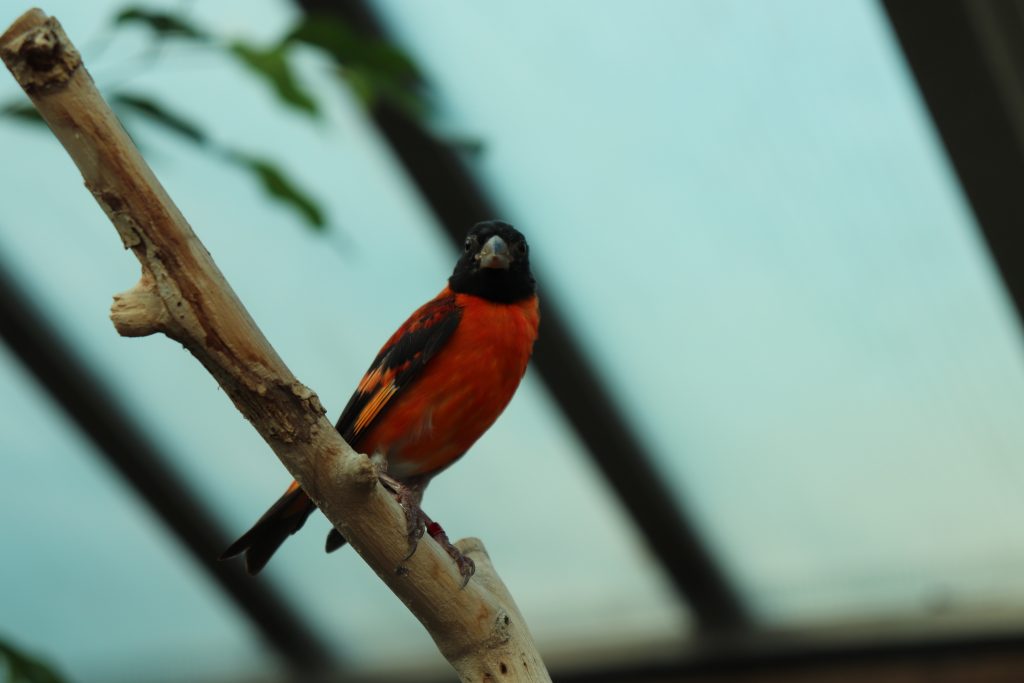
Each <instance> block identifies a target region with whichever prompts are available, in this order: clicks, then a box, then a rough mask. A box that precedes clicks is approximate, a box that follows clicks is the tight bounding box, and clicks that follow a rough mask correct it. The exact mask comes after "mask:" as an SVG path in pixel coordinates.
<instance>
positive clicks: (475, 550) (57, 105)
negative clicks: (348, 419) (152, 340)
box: [0, 9, 550, 683]
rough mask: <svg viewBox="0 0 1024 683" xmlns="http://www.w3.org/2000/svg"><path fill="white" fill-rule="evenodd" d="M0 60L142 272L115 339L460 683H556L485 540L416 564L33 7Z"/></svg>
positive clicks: (55, 31) (427, 544)
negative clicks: (153, 350) (196, 413)
mask: <svg viewBox="0 0 1024 683" xmlns="http://www.w3.org/2000/svg"><path fill="white" fill-rule="evenodd" d="M0 57H2V58H3V60H4V63H6V64H7V67H8V68H9V69H10V70H11V73H12V74H14V77H15V79H16V80H17V81H18V83H19V84H20V85H21V86H22V88H23V89H24V90H25V92H26V93H27V94H28V95H29V97H30V98H31V99H32V102H33V103H34V104H35V106H36V108H37V109H38V110H39V113H40V114H41V115H42V117H43V118H44V119H45V120H46V122H47V124H48V125H49V126H50V128H51V130H52V131H53V133H54V134H55V135H56V136H57V138H58V139H59V140H60V141H61V144H63V145H64V148H65V149H66V150H67V151H68V154H70V156H71V158H72V160H73V161H74V162H75V164H76V165H77V166H78V168H79V170H80V171H81V172H82V176H83V177H84V179H85V185H86V187H87V188H88V189H89V191H90V192H91V193H92V195H93V196H94V197H95V198H96V201H97V202H99V204H100V206H101V207H103V210H104V211H105V212H106V213H107V216H108V217H109V218H110V220H111V221H112V222H113V224H114V227H115V228H117V231H118V233H119V234H120V235H121V240H122V241H123V242H124V245H125V247H126V248H128V249H131V250H132V252H133V253H134V254H135V256H136V257H138V259H139V262H140V263H141V264H142V277H141V279H140V280H139V282H138V283H137V284H136V285H135V286H134V287H133V288H132V289H130V290H128V291H127V292H124V293H122V294H118V295H117V296H115V297H114V305H113V307H112V310H111V317H112V319H113V321H114V326H115V327H116V328H117V330H118V332H120V333H121V334H122V335H125V336H144V335H148V334H152V333H154V332H163V333H164V334H166V335H167V336H169V337H171V338H173V339H175V340H177V341H179V342H181V343H182V344H183V345H184V346H185V347H186V348H188V350H189V351H191V352H192V354H193V355H194V356H195V357H196V358H197V359H198V360H199V362H201V363H202V364H203V365H204V366H205V367H206V369H207V370H209V372H210V373H211V374H212V375H213V376H214V377H215V378H216V380H217V382H218V383H219V384H220V386H221V387H222V388H223V389H224V392H225V393H226V394H227V395H228V396H229V397H230V398H231V400H232V401H233V402H234V404H235V406H236V407H237V408H238V409H239V410H240V411H241V412H242V414H243V415H244V416H245V417H246V418H247V419H248V420H249V421H250V422H251V423H252V424H253V426H254V427H255V428H256V430H257V431H258V432H259V433H260V435H261V436H262V437H263V438H264V439H265V440H266V442H267V443H268V444H269V445H270V447H271V448H272V449H273V450H274V452H275V453H276V454H277V456H278V458H280V460H281V462H282V463H283V464H284V466H285V467H286V468H287V469H288V471H289V472H290V473H291V474H292V476H294V477H295V479H296V480H298V481H299V483H300V484H302V487H303V489H305V491H306V492H307V493H308V494H309V496H310V497H311V498H312V499H313V500H314V501H315V502H316V504H317V506H318V507H319V508H320V509H321V510H322V511H323V512H324V514H325V515H327V518H328V519H330V520H331V523H332V524H334V525H335V526H336V527H337V528H338V530H339V531H341V533H342V534H344V535H345V538H347V539H348V540H349V542H350V543H351V545H352V547H353V548H355V549H356V551H358V552H359V554H360V555H361V556H362V557H363V559H364V560H365V561H366V562H367V563H368V564H369V565H370V566H371V567H372V568H373V570H374V571H375V572H376V573H377V574H378V576H380V578H381V579H382V580H383V581H384V583H386V584H387V585H388V587H390V588H391V590H392V591H394V593H395V594H396V595H397V596H398V597H399V598H400V599H401V600H402V602H404V603H405V604H406V606H407V607H408V608H409V609H410V610H411V611H412V612H413V614H415V615H416V617H417V618H418V619H419V620H420V622H422V623H423V625H424V627H426V629H427V631H429V632H430V635H431V637H433V639H434V642H435V643H436V644H437V646H438V648H439V649H440V651H441V653H442V654H443V655H444V656H445V658H446V659H447V660H448V661H449V662H450V663H451V664H452V666H453V667H454V668H455V670H456V671H457V672H458V674H459V677H460V678H461V680H463V681H478V682H479V681H490V682H494V683H497V682H498V681H502V682H505V681H508V682H511V681H523V682H528V681H550V678H549V676H548V674H547V671H546V669H545V668H544V664H543V662H542V661H541V658H540V656H539V655H538V654H537V650H536V647H535V645H534V643H533V640H532V638H531V636H530V634H529V631H528V629H527V627H526V623H525V622H524V621H523V618H522V615H521V614H520V613H519V610H518V608H517V607H516V605H515V603H514V601H513V600H512V597H511V596H510V595H509V593H508V591H507V590H506V589H505V586H504V585H503V584H502V582H501V579H500V578H499V577H498V575H497V573H496V572H495V571H494V568H493V566H492V565H491V563H490V561H489V558H488V557H487V554H486V551H485V550H484V547H483V545H482V544H481V543H480V541H478V540H476V539H464V540H462V541H459V542H458V546H459V547H460V548H461V549H462V551H463V552H464V553H466V554H467V555H468V556H469V557H471V558H472V559H473V560H474V562H475V563H476V567H477V570H476V575H475V576H474V577H473V579H472V580H471V581H470V582H469V585H468V586H467V587H466V588H465V589H462V590H460V583H461V576H460V575H459V573H458V571H457V570H456V568H455V566H454V564H453V562H452V561H451V559H450V558H449V557H448V555H447V554H445V553H444V551H442V550H441V549H440V548H439V547H438V546H437V544H435V543H434V542H432V541H430V540H428V539H424V541H422V542H421V543H420V545H419V548H418V549H417V551H416V553H415V554H414V555H413V556H412V558H411V559H409V560H408V561H405V562H404V568H403V571H402V572H398V571H397V569H398V568H399V566H400V565H403V558H404V556H405V555H406V552H407V541H406V531H405V520H404V516H403V514H402V512H401V509H400V508H399V506H398V504H397V503H396V502H395V501H394V499H393V498H392V496H391V495H390V494H389V493H387V492H386V491H385V490H384V489H383V488H382V487H381V486H380V484H379V482H378V479H377V470H376V468H375V467H374V465H373V463H372V462H371V461H370V459H369V458H367V457H366V456H364V455H360V454H358V453H355V452H354V451H353V450H352V449H351V448H350V447H349V446H348V444H346V443H345V442H344V441H343V440H342V438H341V436H340V435H339V434H338V432H337V431H336V430H335V429H334V427H333V425H332V424H331V422H330V421H329V420H328V419H327V418H326V417H325V416H324V409H323V407H322V406H321V405H320V401H319V400H318V399H317V396H316V394H314V393H313V392H312V391H311V390H309V389H308V388H307V387H305V386H304V385H302V384H301V383H299V381H298V380H297V379H295V377H294V376H293V375H292V373H291V372H290V371H289V370H288V368H287V367H286V366H285V364H284V362H283V361H282V360H281V359H280V358H279V357H278V355H277V353H276V352H275V351H274V349H273V348H271V346H270V344H269V343H268V342H267V340H266V338H264V336H263V334H262V333H261V332H260V331H259V329H258V328H257V327H256V324H255V323H254V322H253V320H252V318H251V317H250V316H249V314H248V312H247V311H246V310H245V308H244V307H243V306H242V304H241V302H240V301H239V300H238V298H237V297H236V296H235V293H234V292H233V291H232V289H231V287H230V286H229V285H228V283H227V282H226V281H225V280H224V277H223V275H221V273H220V271H219V270H218V269H217V266H216V265H215V264H214V262H213V259H212V258H211V257H210V254H209V253H208V252H207V251H206V249H205V248H204V247H203V245H202V243H201V242H200V241H199V239H198V238H197V237H196V235H195V234H194V233H193V232H192V229H191V228H190V227H189V225H188V223H187V222H186V221H185V218H184V217H183V216H182V215H181V213H180V212H179V211H178V209H177V207H176V206H175V205H174V204H173V203H172V202H171V199H170V197H168V196H167V193H166V192H165V191H164V189H163V187H161V185H160V183H159V182H158V181H157V179H156V177H155V176H154V175H153V173H152V171H151V170H150V169H149V167H148V166H147V165H146V163H145V161H144V160H143V159H142V157H141V155H140V154H139V152H138V150H137V149H136V148H135V146H134V145H133V144H132V142H131V140H130V139H129V138H128V136H127V134H126V133H125V132H124V129H123V128H122V127H121V125H120V123H119V122H118V120H117V118H116V117H115V116H114V114H113V112H111V111H110V108H109V107H108V106H107V104H106V103H105V102H104V101H103V98H102V97H101V96H100V94H99V92H98V91H97V89H96V87H95V85H94V84H93V81H92V78H91V76H90V75H89V73H88V72H87V71H86V70H85V67H84V66H83V65H82V60H81V57H80V56H79V54H78V52H77V50H75V48H74V46H73V45H72V44H71V42H70V41H69V40H68V38H67V36H65V35H64V31H63V30H62V28H61V26H60V24H59V23H58V22H57V20H56V19H53V18H50V17H47V16H46V15H45V14H44V13H43V12H42V11H40V10H38V9H33V10H30V11H28V12H26V13H25V14H24V15H23V16H21V17H20V18H19V19H17V20H16V21H15V22H14V23H13V24H12V25H11V27H10V28H9V29H8V30H7V31H6V32H5V33H4V34H3V36H0Z"/></svg>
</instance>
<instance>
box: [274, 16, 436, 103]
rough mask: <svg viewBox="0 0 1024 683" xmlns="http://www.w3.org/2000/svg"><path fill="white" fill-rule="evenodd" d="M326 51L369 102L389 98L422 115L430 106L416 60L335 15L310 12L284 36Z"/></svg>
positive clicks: (341, 73)
mask: <svg viewBox="0 0 1024 683" xmlns="http://www.w3.org/2000/svg"><path fill="white" fill-rule="evenodd" d="M285 41H286V42H301V43H305V44H307V45H312V46H314V47H316V48H319V49H321V50H324V51H325V52H327V53H328V54H329V55H330V56H331V57H332V58H333V59H334V61H335V62H336V63H337V64H338V66H339V71H338V73H339V74H340V75H341V76H342V77H343V78H344V79H345V80H346V81H347V82H348V84H349V85H350V86H351V87H352V89H353V90H354V91H355V93H356V95H357V96H358V97H359V98H360V99H361V100H362V101H363V102H364V103H366V104H367V105H374V104H376V103H377V102H378V101H381V100H387V101H389V102H391V103H393V104H396V105H398V106H399V107H401V108H402V109H404V110H405V111H406V112H407V113H409V114H411V115H413V116H415V117H421V116H422V115H423V114H424V113H425V112H426V110H427V107H426V104H425V102H424V100H423V97H422V95H421V93H420V86H421V84H422V81H423V77H422V75H421V73H420V70H419V68H418V67H417V66H416V63H415V62H414V61H413V60H412V58H411V57H409V56H408V55H407V54H406V53H404V52H402V51H401V50H399V49H398V48H397V47H395V46H394V45H391V44H390V43H388V42H386V41H383V40H380V39H377V38H368V37H365V36H361V35H359V34H358V33H357V32H355V31H354V30H353V29H352V28H351V27H350V26H349V25H348V24H347V23H345V22H344V21H341V20H339V19H338V18H336V17H333V16H326V15H315V14H314V15H307V16H306V17H305V18H304V19H303V20H302V21H301V22H299V24H298V25H296V26H295V28H293V29H292V31H291V32H290V33H289V34H288V36H287V37H286V38H285Z"/></svg>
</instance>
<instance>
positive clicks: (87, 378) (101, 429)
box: [0, 263, 337, 673]
mask: <svg viewBox="0 0 1024 683" xmlns="http://www.w3.org/2000/svg"><path fill="white" fill-rule="evenodd" d="M111 334H114V332H113V330H111ZM0 338H3V340H4V341H5V342H6V343H7V345H8V347H9V348H10V349H11V351H13V352H14V353H15V355H17V356H18V358H20V359H21V361H22V363H24V364H25V366H26V367H27V368H28V369H29V370H30V371H31V372H32V373H33V374H34V375H35V377H36V379H37V380H38V381H39V383H40V384H41V385H42V386H43V387H44V388H45V389H46V390H47V392H48V393H49V394H50V396H51V398H53V400H54V401H55V402H56V403H57V404H58V405H59V406H60V407H61V408H63V409H64V411H65V413H67V416H68V417H69V418H71V420H72V421H73V422H74V423H75V424H76V425H77V426H78V427H79V429H81V430H82V432H83V433H84V434H85V435H86V436H88V438H89V439H90V440H91V441H92V442H93V444H94V445H95V446H96V450H95V452H96V453H97V454H98V455H100V456H102V457H103V458H105V459H106V460H107V462H109V463H110V464H111V465H113V466H114V468H115V469H116V470H117V471H118V472H119V473H120V474H121V476H123V477H124V478H125V479H126V480H127V482H128V483H129V484H130V485H131V486H132V487H133V488H134V489H135V490H136V491H137V492H138V494H139V495H140V496H141V497H142V498H143V499H144V500H145V501H146V502H147V503H148V504H149V505H150V507H152V508H153V510H154V511H156V513H157V514H158V515H159V516H160V518H162V519H163V520H164V522H165V523H166V524H167V526H168V527H169V529H170V531H171V532H172V533H173V535H174V536H175V537H177V539H178V540H179V541H180V542H181V543H182V545H183V546H184V547H185V548H186V549H187V550H188V551H189V553H190V554H191V555H192V558H193V559H194V560H195V561H196V563H197V564H198V565H199V566H200V567H202V568H203V569H204V570H205V571H206V573H207V574H208V575H209V576H210V578H211V579H213V581H214V582H215V583H216V584H217V585H218V586H220V588H221V589H222V590H224V592H225V593H227V594H228V595H229V596H230V597H231V598H232V599H233V600H234V602H235V604H236V605H237V606H238V608H239V609H240V610H241V611H242V612H243V613H244V614H245V615H246V616H247V617H248V618H249V619H250V620H251V621H252V623H253V624H254V626H255V627H256V630H257V631H258V632H259V633H260V634H261V635H262V636H263V637H264V639H265V640H266V642H267V643H268V644H269V645H270V646H271V647H272V648H273V649H274V650H275V651H276V652H277V653H278V654H279V655H280V656H281V657H282V658H283V659H284V661H285V662H287V663H288V664H289V665H290V666H291V667H292V668H293V669H294V670H296V671H297V672H302V673H315V672H320V671H323V670H325V669H327V668H328V667H330V666H333V665H335V664H336V663H337V660H336V658H335V657H334V655H333V654H332V653H331V652H330V651H329V650H328V648H327V647H326V646H325V645H324V644H323V642H322V641H321V639H320V638H319V637H318V636H317V634H315V633H314V632H313V630H312V629H311V627H310V626H309V625H308V624H307V623H306V621H305V620H304V619H303V618H302V616H301V615H300V614H299V613H298V612H296V611H295V610H294V609H293V608H292V606H291V605H290V604H289V603H288V602H287V601H286V600H285V599H284V597H282V596H281V595H280V594H279V593H278V592H277V590H275V589H274V587H273V586H272V585H271V584H270V583H269V582H268V581H267V580H265V579H261V578H253V577H249V576H248V575H247V574H246V573H245V571H244V570H243V568H242V563H240V562H218V561H217V558H218V557H219V556H220V554H221V552H222V551H223V550H224V548H225V547H227V544H228V543H229V542H230V538H229V536H228V534H227V533H225V532H224V530H223V529H222V528H221V525H220V523H219V522H218V520H217V517H216V515H214V514H213V512H212V510H210V509H208V508H207V507H206V506H205V505H204V504H203V503H202V500H201V499H200V498H199V496H198V495H196V494H195V492H194V491H193V490H192V489H191V487H190V486H189V485H188V484H187V482H185V481H184V479H182V478H181V477H180V476H178V474H177V472H176V471H175V469H174V468H173V467H172V466H171V465H170V462H171V459H170V458H169V457H168V456H167V454H165V453H164V452H162V451H161V450H160V448H159V447H157V445H156V444H155V443H153V441H152V440H151V439H150V438H149V437H148V436H147V435H146V433H145V432H144V430H143V429H142V427H140V426H139V425H138V423H137V422H136V421H135V420H133V419H132V418H131V417H130V416H129V415H128V414H127V413H126V412H125V411H124V410H123V409H122V408H121V407H120V405H119V403H118V401H117V399H116V398H115V395H114V392H113V391H112V390H111V389H110V388H108V387H107V386H106V384H105V383H104V382H103V381H102V380H101V379H100V378H99V377H98V376H97V375H96V374H95V373H94V372H93V371H92V370H90V369H89V367H88V366H87V364H86V363H85V362H84V361H83V360H82V359H81V358H80V357H79V355H78V353H77V352H76V351H75V349H74V347H73V346H72V345H71V344H69V343H68V342H67V341H65V340H64V339H63V338H62V337H61V334H60V332H59V330H57V329H55V328H54V327H53V326H52V325H50V324H49V323H48V322H47V321H46V320H45V319H44V318H43V316H42V315H40V314H39V312H38V310H37V308H36V306H34V305H33V304H32V302H31V301H30V299H29V298H28V297H27V296H26V295H25V294H24V293H23V292H22V290H21V288H20V287H19V286H18V285H17V284H16V282H15V281H14V278H13V277H12V276H11V274H10V273H9V272H7V269H6V268H5V267H4V266H3V264H2V263H0Z"/></svg>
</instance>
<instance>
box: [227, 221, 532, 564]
mask: <svg viewBox="0 0 1024 683" xmlns="http://www.w3.org/2000/svg"><path fill="white" fill-rule="evenodd" d="M495 236H497V237H495ZM492 238H494V239H492ZM485 240H486V241H485ZM495 245H498V246H497V247H495ZM495 248H497V249H498V251H499V252H500V251H501V249H504V250H505V251H504V252H503V253H499V254H498V256H497V257H494V256H493V253H492V252H493V251H494V250H495ZM494 259H497V260H494ZM482 264H486V265H482ZM493 264H496V265H493ZM539 319H540V316H539V312H538V305H537V296H536V294H535V293H534V288H533V278H532V276H531V275H530V271H529V262H528V259H527V253H526V243H525V240H524V239H523V238H522V235H520V234H519V233H518V232H517V231H515V230H514V229H513V228H512V227H511V226H508V225H507V224H505V223H500V222H497V221H491V222H487V223H480V224H478V225H477V226H475V227H474V228H473V230H472V231H470V235H469V237H468V238H467V249H466V253H465V254H464V255H463V257H462V258H461V259H460V261H459V264H458V265H457V266H456V269H455V273H453V275H452V277H451V278H450V279H449V285H448V286H446V287H445V288H444V289H443V290H442V291H441V293H440V294H438V295H437V296H436V297H434V298H433V299H432V300H430V301H429V302H427V303H426V304H424V305H423V306H421V307H420V308H419V309H417V310H416V311H415V312H414V313H413V314H412V315H411V316H410V317H409V319H408V320H406V321H405V323H403V324H402V325H401V326H400V327H399V328H398V330H397V331H396V332H395V333H394V334H393V335H392V336H391V338H390V339H388V341H387V342H386V343H385V344H384V346H383V347H382V348H381V350H380V352H379V353H378V354H377V357H376V358H375V359H374V361H373V363H372V364H371V365H370V368H369V369H368V370H367V371H366V373H365V374H364V375H363V378H362V380H361V381H360V382H359V385H358V387H357V388H356V391H355V393H354V394H353V395H352V398H351V399H350V400H349V403H348V405H347V406H346V407H345V410H344V411H343V412H342V414H341V417H340V418H339V420H338V423H337V425H336V426H337V429H338V431H339V432H340V433H341V434H342V436H343V437H344V438H345V440H346V441H347V442H348V443H349V444H350V445H351V446H352V447H353V448H354V449H355V450H356V451H358V452H361V453H366V454H379V455H381V456H384V458H386V460H387V473H388V475H389V476H390V477H393V478H394V479H397V480H398V481H399V482H403V483H405V482H407V483H413V482H415V484H416V486H418V487H419V490H420V491H422V487H423V486H425V485H426V482H427V481H429V479H430V477H432V476H434V475H435V474H437V473H438V472H440V471H441V470H443V469H445V468H446V467H448V466H449V465H451V464H452V463H453V462H455V461H456V460H457V459H458V458H460V457H461V456H462V455H463V454H464V453H465V452H466V451H467V450H468V449H469V448H470V446H472V445H473V443H475V442H476V440H477V439H479V438H480V436H481V435H482V434H483V433H484V432H485V431H487V429H488V428H489V427H490V426H491V425H492V424H493V423H494V421H495V420H496V419H497V418H498V416H499V415H500V414H501V412H502V411H503V410H504V409H505V407H506V406H507V405H508V403H509V401H510V400H511V399H512V396H513V394H514V393H515V391H516V388H517V387H518V386H519V382H520V380H521V378H522V376H523V374H524V373H525V371H526V365H527V362H528V361H529V359H530V354H531V352H532V350H533V344H534V341H535V340H536V338H537V328H538V324H539ZM314 509H315V505H314V504H313V502H312V501H311V500H310V499H309V498H308V497H307V496H306V494H305V493H304V492H303V491H302V490H301V488H299V486H298V484H297V483H296V482H292V484H291V486H289V488H288V490H287V491H286V492H285V494H284V495H283V496H282V497H281V498H280V499H279V500H278V501H277V502H276V503H275V504H274V506H272V507H271V508H270V509H269V510H268V511H267V512H266V514H264V515H263V517H261V518H260V520H259V521H258V522H257V523H256V524H255V525H254V526H253V528H252V529H250V530H249V531H248V532H246V534H244V535H243V536H242V537H241V538H239V539H238V540H237V541H236V542H235V543H234V544H232V545H231V547H230V548H228V549H227V551H225V553H224V555H223V557H224V558H226V557H231V556H234V555H237V554H240V553H242V552H245V553H246V568H247V570H248V571H249V573H250V574H255V573H256V572H258V571H259V570H260V569H262V567H263V566H264V565H265V564H266V562H267V560H269V559H270V556H271V555H272V554H273V553H274V552H275V551H276V550H277V548H278V547H280V545H281V543H283V542H284V540H285V539H286V538H287V537H288V536H289V535H290V534H292V533H295V532H296V531H298V529H299V528H301V527H302V525H303V523H304V522H305V521H306V518H307V517H309V515H310V514H311V513H312V511H313V510H314ZM342 543H344V540H343V539H342V538H341V536H340V534H337V533H336V532H333V533H332V535H331V536H330V537H329V538H328V550H333V549H334V548H335V547H337V546H340V545H341V544H342Z"/></svg>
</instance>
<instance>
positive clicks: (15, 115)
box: [0, 101, 46, 126]
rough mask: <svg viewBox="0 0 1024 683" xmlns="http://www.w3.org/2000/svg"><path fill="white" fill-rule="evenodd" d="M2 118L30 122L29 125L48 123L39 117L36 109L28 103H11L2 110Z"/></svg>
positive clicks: (0, 111) (0, 113) (0, 112)
mask: <svg viewBox="0 0 1024 683" xmlns="http://www.w3.org/2000/svg"><path fill="white" fill-rule="evenodd" d="M0 116H7V117H10V118H12V119H20V120H21V121H28V122H29V123H38V124H41V125H44V126H45V125H46V121H43V117H42V116H40V115H39V112H38V111H36V108H35V107H33V106H32V105H31V104H30V103H28V102H21V101H18V102H11V103H10V104H7V105H5V106H4V107H3V108H2V109H0Z"/></svg>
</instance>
